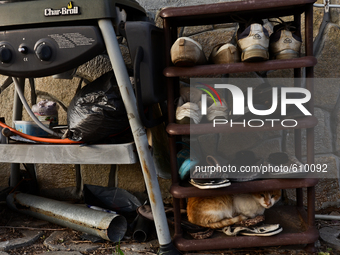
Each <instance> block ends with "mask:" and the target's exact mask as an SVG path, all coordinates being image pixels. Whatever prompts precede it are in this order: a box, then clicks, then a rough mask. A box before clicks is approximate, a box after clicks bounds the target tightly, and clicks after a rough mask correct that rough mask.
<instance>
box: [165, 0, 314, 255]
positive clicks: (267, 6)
mask: <svg viewBox="0 0 340 255" xmlns="http://www.w3.org/2000/svg"><path fill="white" fill-rule="evenodd" d="M314 2H315V0H277V1H272V0H252V1H237V2H224V3H216V4H206V5H197V6H185V7H170V8H165V9H163V10H162V11H161V12H160V17H162V18H163V28H164V32H165V51H166V52H165V55H166V67H165V69H164V70H163V74H164V76H165V77H166V82H167V90H168V98H167V100H168V102H170V103H169V104H168V113H169V115H168V120H169V124H168V126H167V128H166V130H167V132H168V134H169V143H170V161H171V169H172V186H171V190H170V191H171V194H172V195H173V203H174V216H175V217H174V218H175V222H174V226H175V233H174V236H173V242H174V244H175V245H176V247H177V248H178V249H179V250H182V251H194V250H208V249H228V248H244V247H259V246H278V245H294V244H306V245H307V246H306V247H305V249H306V250H307V251H308V252H314V251H315V247H314V242H315V241H316V240H317V239H318V235H319V234H318V231H317V229H316V228H315V226H314V220H315V218H314V211H315V205H314V203H315V188H314V187H315V185H316V184H317V182H318V180H317V179H311V178H305V179H265V180H256V181H250V182H239V183H232V184H231V185H230V186H228V187H225V188H219V189H211V190H201V189H198V188H196V187H193V186H191V185H190V184H188V183H181V182H180V180H179V176H178V166H177V160H176V155H177V148H176V141H177V138H178V136H180V135H189V134H204V133H212V132H215V133H219V132H230V133H236V132H251V131H259V130H261V131H269V130H270V131H273V130H282V129H292V128H283V127H282V126H279V125H278V126H277V127H276V126H274V127H271V125H264V126H263V127H261V128H259V129H256V130H254V129H250V128H247V127H245V128H244V129H242V130H241V129H239V128H238V127H235V126H234V127H231V126H229V125H221V127H215V128H214V129H212V128H211V125H209V124H197V125H191V126H190V125H180V124H176V123H175V109H174V108H175V107H174V105H173V104H171V102H174V99H175V97H177V96H178V91H179V77H204V76H213V75H220V74H227V73H241V72H252V71H268V70H279V69H293V70H294V77H297V78H298V77H301V68H306V72H305V77H306V78H312V77H313V67H314V66H315V65H316V63H317V60H316V58H315V57H314V56H313V3H314ZM303 14H304V16H305V19H304V32H305V33H304V35H305V38H304V42H305V56H303V57H300V58H295V59H287V60H268V61H264V62H256V63H244V62H243V63H233V64H222V65H200V66H194V67H175V66H173V64H172V63H171V57H170V48H171V46H172V44H173V43H174V42H175V40H176V39H177V36H178V34H177V32H178V28H179V27H183V26H200V25H211V24H223V23H233V22H235V21H234V19H233V17H235V16H237V17H241V18H244V19H248V18H249V17H250V16H252V17H254V16H255V15H256V17H261V18H262V19H265V18H275V17H284V16H294V20H295V21H296V22H297V23H298V24H300V23H301V15H303ZM306 88H307V89H309V90H310V91H311V93H312V95H313V81H312V79H306ZM312 98H313V96H312ZM307 108H308V110H309V111H310V112H311V113H313V108H314V102H313V99H312V100H310V101H309V102H308V104H307ZM297 121H298V125H297V126H296V127H294V129H295V130H294V134H295V154H296V157H297V158H298V159H301V155H302V146H301V130H302V129H306V131H307V132H306V133H307V149H306V150H307V163H308V164H312V163H314V129H313V128H314V127H315V126H316V125H317V119H316V118H315V117H303V118H299V119H297ZM303 188H305V189H306V190H307V209H306V210H305V209H304V206H303V192H304V191H303ZM272 189H296V197H297V203H296V206H293V207H287V206H285V207H286V209H285V210H286V211H289V213H288V214H287V215H288V219H292V218H294V217H295V218H297V219H298V221H299V223H298V224H297V226H298V227H297V229H291V228H289V227H288V226H287V225H285V224H286V223H287V222H286V223H285V222H281V221H282V220H283V218H285V217H280V216H276V217H274V218H275V220H277V221H279V223H280V224H281V225H282V226H283V228H284V231H283V232H282V233H280V234H278V235H275V236H270V237H265V238H264V237H256V236H236V237H227V236H226V235H219V234H214V235H213V236H212V237H210V238H208V239H204V240H195V239H192V238H191V237H189V236H188V235H186V233H184V232H183V231H182V228H181V214H180V209H181V206H180V205H181V202H182V201H181V200H183V199H186V198H188V197H192V196H202V197H203V196H217V195H222V194H231V193H241V192H242V193H245V192H257V191H265V190H272ZM287 208H288V209H287ZM275 210H277V211H275ZM267 211H268V212H273V211H274V212H275V213H277V215H280V212H282V211H281V209H275V208H272V209H271V210H267ZM287 215H286V216H287ZM289 221H290V220H288V222H289ZM274 223H275V222H274ZM276 223H277V222H276ZM286 226H287V227H286Z"/></svg>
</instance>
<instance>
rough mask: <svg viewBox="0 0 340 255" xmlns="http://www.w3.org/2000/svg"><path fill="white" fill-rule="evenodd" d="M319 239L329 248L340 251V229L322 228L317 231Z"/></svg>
mask: <svg viewBox="0 0 340 255" xmlns="http://www.w3.org/2000/svg"><path fill="white" fill-rule="evenodd" d="M319 233H320V238H321V239H322V240H323V241H325V242H326V243H327V244H328V245H329V246H330V247H332V248H333V249H336V250H337V251H340V239H339V238H338V237H339V235H340V228H335V227H324V228H322V229H320V230H319Z"/></svg>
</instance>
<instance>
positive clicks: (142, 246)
mask: <svg viewBox="0 0 340 255" xmlns="http://www.w3.org/2000/svg"><path fill="white" fill-rule="evenodd" d="M158 247H159V243H158V240H152V241H150V242H147V243H137V244H136V243H134V244H121V246H120V249H121V250H122V251H123V252H124V254H128V255H132V254H134V253H133V252H136V253H137V254H140V253H143V254H144V253H148V254H156V252H157V250H158Z"/></svg>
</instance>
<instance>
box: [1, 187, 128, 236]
mask: <svg viewBox="0 0 340 255" xmlns="http://www.w3.org/2000/svg"><path fill="white" fill-rule="evenodd" d="M7 205H8V206H9V207H10V208H11V209H13V210H15V211H18V212H20V213H25V214H27V215H30V216H33V217H36V218H39V219H41V220H46V221H49V222H52V223H55V224H58V225H61V226H64V227H68V228H72V229H75V230H77V231H82V232H86V233H89V234H91V235H95V236H98V237H100V238H103V239H105V240H108V241H112V242H118V241H120V240H121V239H122V238H123V236H124V234H125V232H126V229H127V221H126V219H125V218H124V217H123V216H121V215H118V214H112V213H106V212H102V211H97V210H92V209H89V208H87V207H83V206H80V205H73V204H69V203H66V202H60V201H56V200H52V199H48V198H43V197H38V196H33V195H29V194H25V193H12V194H10V195H9V196H8V197H7Z"/></svg>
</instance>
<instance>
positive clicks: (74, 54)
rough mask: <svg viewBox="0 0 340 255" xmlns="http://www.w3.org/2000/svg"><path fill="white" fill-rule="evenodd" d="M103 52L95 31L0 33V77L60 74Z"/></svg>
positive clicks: (88, 28)
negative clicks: (2, 75) (0, 75)
mask: <svg viewBox="0 0 340 255" xmlns="http://www.w3.org/2000/svg"><path fill="white" fill-rule="evenodd" d="M104 50H105V45H104V42H103V39H102V36H101V34H100V32H99V29H98V27H95V26H72V27H48V28H31V29H22V30H9V31H1V32H0V73H1V74H4V75H9V76H15V77H42V76H49V75H53V74H57V73H61V72H64V71H67V70H70V69H72V68H75V67H77V66H78V65H80V64H83V63H85V62H86V61H89V60H91V59H92V58H94V57H95V56H97V55H98V54H101V53H102V52H103V51H104Z"/></svg>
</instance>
